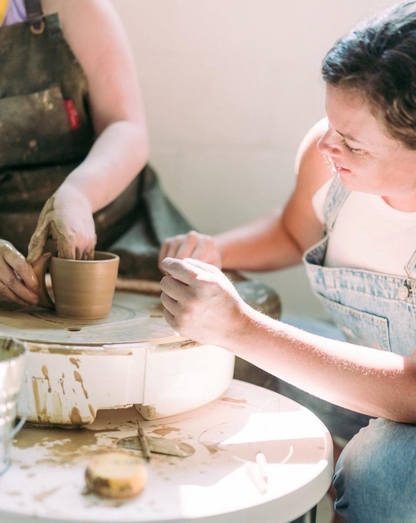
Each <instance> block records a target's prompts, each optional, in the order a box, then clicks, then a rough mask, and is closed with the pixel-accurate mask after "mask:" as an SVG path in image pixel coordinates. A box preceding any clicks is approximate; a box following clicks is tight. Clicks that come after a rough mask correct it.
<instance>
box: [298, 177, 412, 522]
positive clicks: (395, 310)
mask: <svg viewBox="0 0 416 523" xmlns="http://www.w3.org/2000/svg"><path fill="white" fill-rule="evenodd" d="M348 195H349V191H347V190H346V189H345V188H344V187H343V186H342V184H341V182H340V181H339V179H338V177H336V178H335V179H334V181H333V183H332V184H331V186H330V189H329V192H328V195H327V198H326V200H325V204H324V216H325V222H326V229H327V234H326V235H325V237H324V238H323V239H322V240H321V241H320V242H319V243H318V244H317V245H315V246H313V247H312V248H311V249H309V250H308V251H307V252H306V253H305V255H304V263H305V265H306V270H307V273H308V276H309V279H310V282H311V285H312V288H313V290H314V292H315V293H316V295H317V296H318V297H319V299H320V300H321V301H322V303H323V305H324V307H325V308H326V310H327V311H328V313H329V314H330V315H331V317H332V319H333V321H334V322H335V324H336V325H337V326H338V327H339V328H340V329H341V330H342V332H343V334H344V336H345V338H346V340H347V341H348V342H350V343H353V344H356V345H363V346H366V347H372V348H375V349H379V350H385V351H391V352H395V353H397V354H402V355H410V354H412V352H413V351H414V350H415V347H416V293H415V292H414V288H415V287H414V284H415V281H414V280H413V279H412V278H414V277H416V252H415V253H414V254H413V256H412V257H411V259H410V260H408V262H407V264H406V266H405V268H404V269H405V272H406V274H407V277H403V278H401V277H396V276H389V275H384V274H379V273H375V272H372V271H365V270H358V269H348V268H330V267H324V266H323V264H324V261H325V253H326V248H327V245H328V240H329V238H330V236H331V232H332V230H333V228H334V226H335V224H336V219H337V216H338V213H339V212H340V210H341V207H342V205H343V204H344V202H345V201H346V199H347V198H348ZM415 401H416V398H415ZM341 411H345V409H339V408H338V407H335V410H334V411H333V414H334V415H335V416H336V415H337V413H339V412H341ZM345 412H347V413H349V415H350V421H351V423H353V425H354V430H356V429H357V428H359V425H360V424H361V425H362V426H364V425H367V423H368V420H369V419H370V418H368V417H367V416H363V415H360V414H356V413H352V412H351V411H345ZM343 421H344V422H348V419H345V418H344V419H343ZM347 430H348V429H347ZM338 432H342V429H341V430H339V431H338ZM341 435H342V434H341ZM334 484H335V487H336V488H337V493H338V499H337V501H336V503H335V507H336V509H337V510H338V512H339V513H340V514H341V515H342V518H343V522H344V523H346V522H348V523H349V522H351V523H353V522H354V523H367V522H368V523H370V522H371V523H378V522H386V523H387V522H388V523H395V522H397V523H398V522H401V523H407V522H408V523H410V522H413V523H414V522H416V497H415V494H414V492H415V488H416V427H415V426H413V425H405V424H401V423H395V422H392V421H388V420H384V419H371V421H370V422H369V425H368V426H367V427H365V428H363V429H361V431H360V432H359V433H358V434H357V435H356V436H355V437H354V438H353V439H352V440H351V442H350V443H349V444H348V445H347V446H346V448H345V449H344V451H343V453H342V455H341V458H340V460H339V462H338V466H337V471H336V474H335V481H334Z"/></svg>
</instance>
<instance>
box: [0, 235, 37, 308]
mask: <svg viewBox="0 0 416 523" xmlns="http://www.w3.org/2000/svg"><path fill="white" fill-rule="evenodd" d="M37 287H38V280H37V278H36V275H35V272H34V270H33V268H32V266H31V265H30V264H29V263H27V261H26V259H25V257H24V256H23V254H20V252H19V251H18V250H17V249H15V247H13V245H12V244H11V243H9V242H7V241H5V240H0V295H2V296H4V297H5V298H7V299H9V300H11V301H14V302H16V303H19V304H20V305H24V306H28V305H36V304H37V303H38V297H37V295H36V294H35V292H34V290H35V289H37Z"/></svg>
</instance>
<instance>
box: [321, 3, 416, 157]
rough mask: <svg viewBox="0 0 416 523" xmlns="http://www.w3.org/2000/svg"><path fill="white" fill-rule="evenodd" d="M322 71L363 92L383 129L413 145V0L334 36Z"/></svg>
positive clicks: (338, 84) (339, 84) (415, 104)
mask: <svg viewBox="0 0 416 523" xmlns="http://www.w3.org/2000/svg"><path fill="white" fill-rule="evenodd" d="M322 76H323V79H324V80H325V82H326V83H327V84H329V85H331V86H335V87H340V88H345V89H348V90H353V91H356V92H357V93H358V94H359V95H362V96H363V97H364V99H365V100H366V102H367V103H368V104H369V106H370V108H371V110H372V112H373V114H374V116H375V117H376V118H377V119H378V121H379V122H380V123H381V125H382V126H383V127H384V130H385V132H386V133H387V134H388V135H389V136H391V137H392V138H395V139H397V140H399V141H400V142H402V143H403V144H404V145H405V147H406V148H408V149H416V1H411V2H409V1H407V2H401V3H399V4H396V5H394V6H393V7H391V8H389V9H387V10H386V11H383V12H382V13H381V14H380V15H378V16H376V17H374V18H372V19H371V20H368V21H366V22H363V23H361V24H359V25H358V26H357V27H356V28H355V29H353V30H352V31H351V32H350V33H349V34H347V35H346V36H344V37H343V38H341V39H340V40H338V41H337V42H336V43H335V45H334V47H333V48H332V49H331V50H330V51H329V52H328V54H327V55H326V57H325V58H324V61H323V64H322Z"/></svg>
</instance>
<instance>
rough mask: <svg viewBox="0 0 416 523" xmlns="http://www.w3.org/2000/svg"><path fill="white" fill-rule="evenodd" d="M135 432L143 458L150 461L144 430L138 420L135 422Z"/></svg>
mask: <svg viewBox="0 0 416 523" xmlns="http://www.w3.org/2000/svg"><path fill="white" fill-rule="evenodd" d="M137 434H138V436H139V441H140V446H141V448H142V451H143V455H144V458H145V460H146V461H147V462H149V461H150V450H149V443H148V441H147V437H146V434H145V433H144V430H143V428H142V427H141V426H140V423H139V422H137Z"/></svg>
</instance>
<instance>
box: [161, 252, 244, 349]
mask: <svg viewBox="0 0 416 523" xmlns="http://www.w3.org/2000/svg"><path fill="white" fill-rule="evenodd" d="M162 269H163V271H164V272H166V274H167V275H166V276H165V277H164V278H163V279H162V281H161V282H160V286H161V289H162V291H163V292H162V294H161V297H160V299H161V302H162V304H163V306H164V307H165V309H164V311H163V315H164V317H165V319H166V321H167V322H168V324H169V325H170V326H171V327H172V328H173V329H174V330H175V331H177V332H179V334H181V335H182V336H185V337H187V338H190V339H192V340H194V341H198V342H200V343H208V344H211V345H218V346H223V345H224V342H225V341H226V340H227V338H228V337H229V336H232V335H234V334H235V333H236V332H239V331H240V329H242V328H244V315H243V314H242V312H243V310H244V307H245V306H246V305H245V303H244V302H243V300H242V299H241V298H240V296H239V294H238V293H237V291H236V290H235V288H234V286H233V284H232V283H231V282H230V280H229V279H228V278H227V277H226V276H225V275H224V274H223V273H222V272H221V271H220V270H219V269H218V268H217V267H214V266H212V265H209V264H207V263H204V262H201V261H199V260H192V259H189V258H187V259H185V260H176V259H173V258H165V259H164V260H163V262H162Z"/></svg>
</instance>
